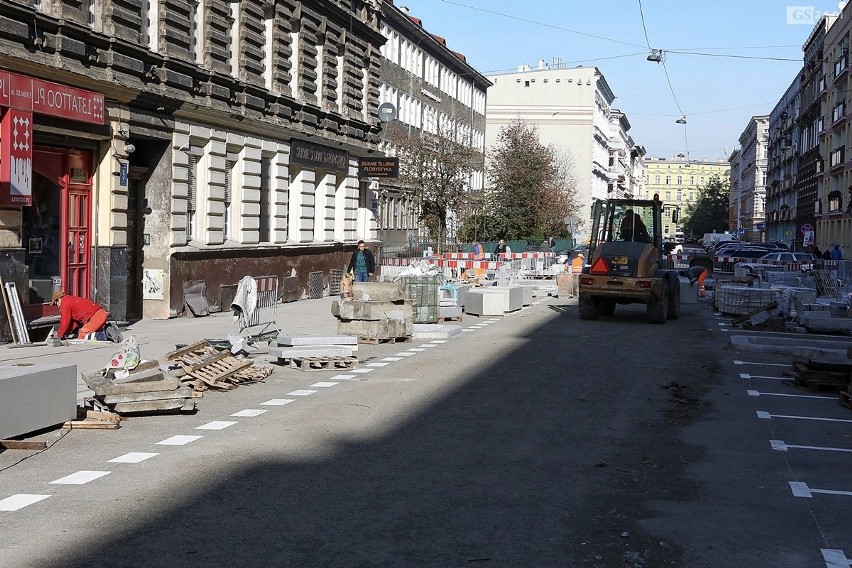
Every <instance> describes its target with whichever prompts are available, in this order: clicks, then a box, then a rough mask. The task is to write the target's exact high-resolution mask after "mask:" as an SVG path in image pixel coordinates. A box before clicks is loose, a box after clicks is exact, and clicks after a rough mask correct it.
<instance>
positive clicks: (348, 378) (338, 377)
mask: <svg viewBox="0 0 852 568" xmlns="http://www.w3.org/2000/svg"><path fill="white" fill-rule="evenodd" d="M352 372H353V373H357V372H358V371H352ZM357 377H358V375H334V376H333V377H330V378H329V379H328V380H329V381H353V380H355V379H356V378H357Z"/></svg>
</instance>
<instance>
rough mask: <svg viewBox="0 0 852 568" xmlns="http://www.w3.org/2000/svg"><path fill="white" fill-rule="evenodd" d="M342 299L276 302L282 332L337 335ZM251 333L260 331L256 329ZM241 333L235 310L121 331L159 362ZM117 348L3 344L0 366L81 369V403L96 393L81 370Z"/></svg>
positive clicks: (259, 356) (261, 354)
mask: <svg viewBox="0 0 852 568" xmlns="http://www.w3.org/2000/svg"><path fill="white" fill-rule="evenodd" d="M335 299H338V297H337V296H333V297H331V296H327V297H324V298H320V299H317V300H300V301H298V302H290V303H286V304H277V311H276V320H277V324H278V329H280V330H281V332H282V333H283V334H285V335H326V336H328V335H337V319H336V318H335V317H334V316H333V315H331V303H332V301H333V300H335ZM250 331H252V332H256V331H259V328H251V330H250ZM238 332H239V326H238V325H237V323H236V322H235V321H234V318H233V315H232V314H231V312H222V313H217V314H210V315H209V316H205V317H199V318H193V317H182V318H174V319H168V320H154V319H148V320H141V321H139V322H137V323H134V324H133V325H131V326H130V327H128V328H127V329H123V330H122V333H123V334H124V337H125V338H127V337H128V336H130V335H133V336H135V337H136V340H137V341H138V342H139V351H140V355H141V357H142V359H158V360H161V361H162V357H163V355H165V354H166V353H168V352H170V351H173V350H174V349H175V346H176V345H178V344H190V343H195V342H196V341H200V340H202V339H227V337H228V334H229V333H230V334H236V333H238ZM259 346H260V349H257V350H251V351H250V354H251V355H253V357H252V358H253V359H254V360H255V361H256V363H257V364H267V363H269V362H270V360H269V357H268V356H267V353H266V344H265V343H260V345H259ZM117 350H118V344H115V343H102V342H91V343H84V344H79V345H63V346H61V347H52V346H50V345H44V346H33V347H14V346H12V345H11V344H6V345H2V346H0V366H6V365H16V364H22V363H48V364H57V365H60V364H66V365H76V366H77V399H78V401H82V399H83V398H84V397H86V396H91V395H93V394H94V393H93V392H92V391H91V390H89V388H88V387H87V386H86V384H85V383H84V382H83V380H82V379H81V378H80V371H89V370H97V369H101V368H103V367H105V366H106V365H107V363H108V362H109V360H110V358H111V357H112V355H113V354H114V353H115V352H116V351H117Z"/></svg>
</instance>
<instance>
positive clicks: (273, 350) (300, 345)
mask: <svg viewBox="0 0 852 568" xmlns="http://www.w3.org/2000/svg"><path fill="white" fill-rule="evenodd" d="M357 350H358V340H357V338H355V337H351V336H348V335H332V336H305V335H303V336H295V337H294V336H289V335H284V334H283V333H280V334H278V339H277V345H276V346H270V347H269V354H270V355H272V356H273V357H275V358H277V359H278V363H279V364H281V365H289V366H290V367H291V368H293V369H299V370H301V371H337V370H347V369H354V368H356V367H357V366H358V358H357V357H355V355H354V352H355V351H357Z"/></svg>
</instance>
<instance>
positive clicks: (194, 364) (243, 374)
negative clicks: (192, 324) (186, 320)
mask: <svg viewBox="0 0 852 568" xmlns="http://www.w3.org/2000/svg"><path fill="white" fill-rule="evenodd" d="M163 360H165V361H166V362H167V363H168V364H169V369H170V371H173V372H174V374H175V375H176V376H177V377H178V378H179V379H180V381H181V382H183V383H187V384H188V385H189V386H191V387H192V390H194V391H195V392H197V393H201V392H203V391H206V390H207V389H209V388H213V389H219V390H231V389H234V388H236V387H237V385H240V384H243V383H250V382H256V381H262V380H263V379H265V378H266V377H268V376H269V375H271V374H272V368H271V367H254V361H252V360H251V359H247V358H243V357H235V356H234V355H231V353H230V351H227V350H225V351H221V350H219V349H217V348H216V347H213V346H212V345H210V344H209V343H208V342H207V341H205V340H202V341H197V342H195V343H193V344H192V345H188V346H186V347H182V348H180V349H176V350H174V351H171V352H169V353H166V354H165V355H164V356H163ZM193 396H195V395H193Z"/></svg>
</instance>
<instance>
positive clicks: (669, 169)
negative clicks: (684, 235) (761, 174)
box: [637, 154, 730, 239]
mask: <svg viewBox="0 0 852 568" xmlns="http://www.w3.org/2000/svg"><path fill="white" fill-rule="evenodd" d="M644 170H645V174H644V175H645V186H644V188H643V189H642V190H641V192H640V193H639V194H637V196H640V197H641V198H642V199H653V197H654V195H655V194H656V195H659V196H660V200H661V201H662V202H663V203H664V204H665V208H664V211H663V237H664V238H669V239H672V238H674V234H675V233H676V232H678V231H681V230H682V229H683V227H682V223H683V220H684V219H685V217H686V214H687V212H688V211H689V209H690V207H693V206H694V205H695V204H696V203H698V199H699V196H700V194H701V188H702V187H704V186H705V185H707V183H709V182H710V179H711V178H713V177H714V176H716V177H719V178H720V179H723V180H724V179H727V178H728V176H729V175H730V164H729V163H728V162H726V161H725V160H722V159H720V160H717V161H715V162H714V161H712V160H707V159H703V160H689V159H687V158H686V156H685V155H684V154H678V155H677V156H673V157H671V158H661V157H657V156H647V157H646V158H645V159H644ZM675 210H676V211H678V213H679V217H680V221H679V223H675V222H674V221H673V220H672V213H673V212H674V211H675ZM719 232H720V233H721V232H724V227H719Z"/></svg>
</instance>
